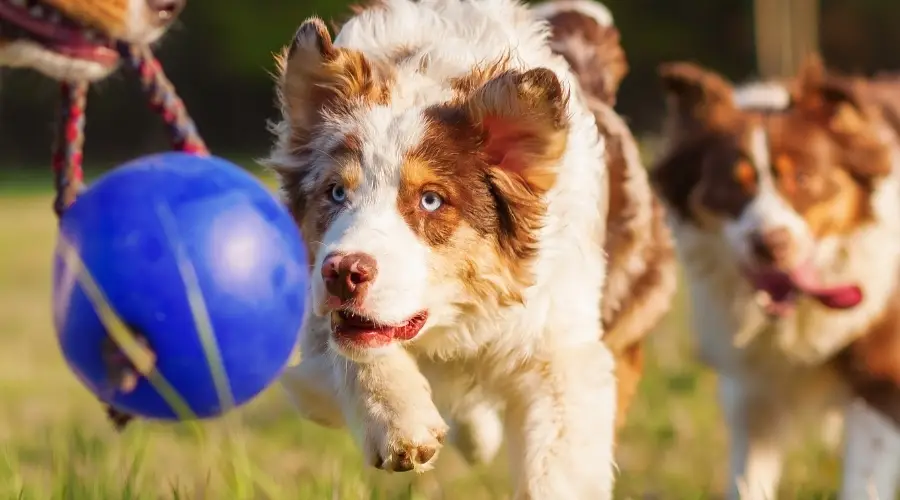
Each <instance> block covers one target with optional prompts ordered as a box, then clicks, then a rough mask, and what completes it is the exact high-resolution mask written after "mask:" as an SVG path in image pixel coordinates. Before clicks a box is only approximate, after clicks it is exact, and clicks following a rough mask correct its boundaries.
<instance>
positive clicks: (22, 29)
mask: <svg viewBox="0 0 900 500" xmlns="http://www.w3.org/2000/svg"><path fill="white" fill-rule="evenodd" d="M21 39H27V40H31V41H33V42H35V43H37V44H40V45H41V46H43V47H44V48H45V49H47V50H50V51H52V52H56V53H57V54H60V55H63V56H66V57H69V58H72V59H80V60H85V61H92V62H95V63H99V64H102V65H105V66H112V65H114V64H116V62H117V61H118V59H119V55H118V53H117V52H116V50H115V47H114V41H113V40H110V39H109V38H107V37H105V36H103V35H101V34H100V33H98V32H97V31H95V30H92V29H90V28H88V27H86V26H83V25H81V24H79V23H77V22H76V21H73V20H72V19H69V18H67V17H66V16H64V15H63V14H62V13H61V12H59V11H58V10H56V9H54V8H52V7H49V6H47V5H44V4H43V3H41V2H39V1H37V0H0V40H21Z"/></svg>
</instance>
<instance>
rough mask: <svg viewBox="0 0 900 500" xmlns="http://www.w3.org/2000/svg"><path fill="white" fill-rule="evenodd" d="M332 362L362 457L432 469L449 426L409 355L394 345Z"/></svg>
mask: <svg viewBox="0 0 900 500" xmlns="http://www.w3.org/2000/svg"><path fill="white" fill-rule="evenodd" d="M335 363H336V365H337V366H336V375H338V376H340V377H341V379H342V381H341V383H342V386H341V387H342V390H341V391H340V399H341V406H342V408H343V412H344V417H345V419H346V421H347V423H348V425H349V426H350V428H351V429H352V431H353V432H354V436H355V437H356V438H357V442H358V443H360V444H361V445H362V449H363V453H364V454H365V456H366V460H367V461H368V462H369V463H370V464H372V465H374V466H375V467H378V468H380V469H385V470H393V471H398V472H400V471H408V470H413V469H415V470H416V471H420V472H421V471H425V470H428V469H430V468H431V467H432V465H433V463H434V459H435V458H436V457H437V453H438V451H439V450H440V448H441V446H443V442H444V436H445V435H446V434H447V430H448V426H447V424H446V423H444V420H443V418H441V414H440V413H439V412H438V410H437V407H436V406H435V404H434V402H433V401H432V398H431V388H430V386H429V384H428V380H426V379H425V377H424V376H423V375H422V373H421V372H420V371H419V369H418V366H417V365H416V362H415V360H414V359H413V358H412V356H410V355H409V353H407V352H406V351H405V350H404V349H403V348H401V347H400V346H393V347H392V348H391V349H390V350H389V351H386V352H383V353H379V355H377V356H374V357H373V358H372V359H371V360H369V361H366V362H353V361H349V360H347V359H344V358H338V359H336V360H335Z"/></svg>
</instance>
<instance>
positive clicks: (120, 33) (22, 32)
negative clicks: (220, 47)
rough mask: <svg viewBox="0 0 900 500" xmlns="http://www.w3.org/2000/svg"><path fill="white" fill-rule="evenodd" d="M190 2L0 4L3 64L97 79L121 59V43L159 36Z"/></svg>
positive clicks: (23, 0) (12, 0)
mask: <svg viewBox="0 0 900 500" xmlns="http://www.w3.org/2000/svg"><path fill="white" fill-rule="evenodd" d="M185 2H186V0H0V66H12V67H25V68H31V69H35V70H37V71H40V72H41V73H43V74H44V75H46V76H48V77H50V78H54V79H57V80H67V81H94V80H99V79H101V78H104V77H106V76H107V75H108V74H109V73H111V72H112V71H113V70H114V69H115V68H116V66H117V65H118V61H119V54H118V52H117V51H116V48H115V43H116V42H117V41H122V42H127V43H132V44H147V43H151V42H153V41H155V40H156V39H157V38H159V37H160V36H161V35H162V34H163V33H164V32H165V30H166V28H168V26H169V25H170V24H171V22H172V21H173V20H174V19H175V18H176V17H177V16H178V14H179V13H180V11H181V10H182V8H183V7H184V4H185Z"/></svg>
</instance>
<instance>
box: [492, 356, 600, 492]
mask: <svg viewBox="0 0 900 500" xmlns="http://www.w3.org/2000/svg"><path fill="white" fill-rule="evenodd" d="M521 370H522V371H521V372H520V373H518V374H517V375H516V376H514V377H512V378H511V380H510V383H511V384H512V387H511V388H510V389H511V390H510V392H509V400H508V401H507V415H506V417H507V432H508V438H509V453H510V455H509V457H510V465H511V467H512V473H513V477H514V481H515V483H514V484H515V488H516V490H515V496H514V498H515V499H517V500H526V499H527V500H532V499H534V500H537V499H545V498H553V499H559V500H569V499H572V500H577V499H585V498H590V499H592V500H606V499H609V498H611V497H612V488H613V468H614V463H613V433H614V432H613V428H614V421H615V417H616V383H615V378H614V376H613V358H612V355H611V353H610V352H609V350H608V349H607V348H606V346H605V345H604V344H603V343H601V342H599V341H598V342H597V343H596V344H589V345H578V346H571V347H567V348H565V349H557V350H556V351H555V352H551V353H548V354H546V355H536V356H534V357H533V358H532V359H531V360H529V362H528V363H527V365H525V366H523V367H522V369H521Z"/></svg>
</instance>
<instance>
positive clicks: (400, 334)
mask: <svg viewBox="0 0 900 500" xmlns="http://www.w3.org/2000/svg"><path fill="white" fill-rule="evenodd" d="M427 320H428V312H427V311H422V312H419V313H417V314H415V315H413V316H411V317H410V318H409V319H407V320H406V321H403V322H401V323H396V324H384V323H379V322H377V321H375V320H373V319H371V318H369V317H367V316H365V315H364V314H362V313H360V312H358V311H354V310H350V309H341V310H337V311H334V312H332V314H331V331H332V333H333V334H334V337H335V338H336V339H337V340H338V342H340V343H341V344H350V345H353V346H355V347H381V346H385V345H387V344H390V343H391V342H394V341H401V342H402V341H407V340H411V339H413V338H414V337H415V336H416V335H418V333H419V331H421V330H422V327H423V326H425V322H426V321H427Z"/></svg>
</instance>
